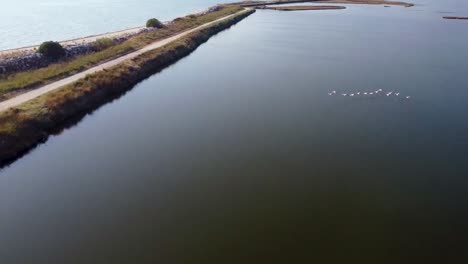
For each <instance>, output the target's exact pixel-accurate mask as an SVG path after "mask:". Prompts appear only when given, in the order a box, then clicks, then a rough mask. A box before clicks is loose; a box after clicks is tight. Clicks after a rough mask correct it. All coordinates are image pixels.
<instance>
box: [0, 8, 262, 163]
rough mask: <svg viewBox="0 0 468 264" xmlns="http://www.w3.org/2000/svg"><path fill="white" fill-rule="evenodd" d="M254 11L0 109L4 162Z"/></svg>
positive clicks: (0, 145) (1, 158) (0, 154)
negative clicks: (61, 87)
mask: <svg viewBox="0 0 468 264" xmlns="http://www.w3.org/2000/svg"><path fill="white" fill-rule="evenodd" d="M254 12H255V10H246V11H244V12H241V13H238V14H237V15H235V16H233V17H230V18H228V19H226V20H223V21H221V22H218V23H216V24H213V25H211V26H209V27H207V28H204V29H201V30H199V31H196V32H193V33H191V34H189V35H187V36H185V37H183V38H181V39H179V40H177V41H175V42H173V43H171V44H168V45H166V46H163V47H161V48H158V49H155V50H152V51H148V52H146V53H144V54H142V55H140V56H138V57H136V58H134V59H131V60H128V61H125V62H124V63H122V64H120V65H118V66H115V67H113V68H110V69H107V70H105V71H102V72H98V73H95V74H92V75H89V76H87V77H86V78H85V79H82V80H79V81H77V82H75V83H73V84H71V85H68V86H66V87H64V88H63V89H60V90H57V91H55V92H51V93H49V94H46V95H44V96H41V97H38V98H36V99H34V100H32V101H29V102H28V103H25V104H23V105H21V106H19V107H16V108H12V109H10V110H8V111H5V112H2V113H0V166H4V165H5V164H7V163H8V162H11V161H12V160H14V159H16V158H17V157H19V156H21V155H22V154H24V153H26V152H27V151H29V150H30V149H32V148H33V147H35V146H36V145H37V144H39V143H41V142H44V141H45V140H47V138H48V137H49V136H50V135H51V134H54V133H57V132H59V131H61V130H62V129H64V128H66V127H68V126H70V125H72V124H74V123H76V122H77V121H78V120H80V119H81V118H82V117H83V116H84V115H86V114H87V113H90V112H92V111H94V110H95V109H97V108H98V107H100V106H101V105H103V104H105V103H107V102H109V101H112V100H114V99H116V98H118V97H120V96H122V95H123V94H124V93H125V92H126V91H128V90H130V89H131V88H132V87H133V86H134V85H135V84H137V83H138V82H140V81H142V80H143V79H145V78H147V77H149V76H151V75H152V74H154V73H156V72H158V71H161V70H162V69H164V68H165V67H167V66H168V65H170V64H172V63H175V62H176V61H178V60H179V59H181V58H183V57H185V56H187V55H188V54H190V53H191V52H193V51H194V50H195V49H196V48H197V47H198V46H200V45H201V44H203V43H204V42H206V41H207V40H208V39H209V38H210V37H212V36H213V35H215V34H217V33H219V32H221V31H223V30H225V29H227V28H229V27H231V26H232V25H234V24H236V23H237V22H239V21H241V20H242V19H244V18H245V17H247V16H249V15H250V14H252V13H254Z"/></svg>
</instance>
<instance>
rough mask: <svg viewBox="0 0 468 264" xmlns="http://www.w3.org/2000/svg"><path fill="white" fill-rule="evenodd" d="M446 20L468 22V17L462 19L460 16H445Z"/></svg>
mask: <svg viewBox="0 0 468 264" xmlns="http://www.w3.org/2000/svg"><path fill="white" fill-rule="evenodd" d="M444 19H458V20H468V17H460V16H444Z"/></svg>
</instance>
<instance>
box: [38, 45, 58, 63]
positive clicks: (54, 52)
mask: <svg viewBox="0 0 468 264" xmlns="http://www.w3.org/2000/svg"><path fill="white" fill-rule="evenodd" d="M37 52H39V53H41V54H42V55H44V56H45V57H46V58H49V59H53V60H57V59H60V58H62V57H63V56H65V49H64V48H63V47H62V45H60V43H58V42H54V41H46V42H44V43H42V44H41V46H39V49H38V50H37Z"/></svg>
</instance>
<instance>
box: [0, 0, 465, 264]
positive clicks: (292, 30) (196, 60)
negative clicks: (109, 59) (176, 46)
mask: <svg viewBox="0 0 468 264" xmlns="http://www.w3.org/2000/svg"><path fill="white" fill-rule="evenodd" d="M419 2H421V5H419V6H417V7H414V8H413V9H405V8H384V7H368V6H358V7H352V8H351V7H350V8H349V9H347V10H344V11H343V10H341V11H319V12H275V11H259V12H257V13H256V14H254V15H253V16H250V17H249V18H247V19H246V20H244V21H242V22H241V23H240V24H238V25H236V26H235V27H233V28H231V29H230V30H228V31H225V32H223V33H221V34H219V35H217V36H216V37H214V38H212V39H211V40H210V41H209V42H208V43H206V44H204V45H203V46H201V47H200V48H199V49H198V50H197V51H195V52H194V53H193V54H192V55H190V56H189V57H187V58H185V59H183V60H182V61H180V62H179V63H177V64H175V65H173V66H172V67H170V68H168V69H166V70H164V71H163V72H161V73H159V74H156V75H154V76H153V77H151V78H149V79H147V80H145V81H144V82H142V83H140V84H139V85H137V86H136V87H135V88H134V89H133V90H132V91H130V92H129V93H127V94H126V95H125V96H123V97H121V98H120V99H118V100H116V101H114V102H113V103H110V104H107V105H105V106H103V107H101V108H100V109H99V110H98V111H96V112H94V113H93V114H91V115H89V116H87V117H85V118H84V119H83V120H82V121H81V122H79V123H78V124H77V125H76V126H75V127H72V128H70V129H68V130H66V131H64V132H63V133H61V134H60V135H57V136H54V137H52V138H51V139H49V140H48V141H47V143H45V144H43V145H41V146H39V147H37V148H36V149H35V150H34V151H32V152H31V153H30V154H28V155H26V156H25V157H23V158H22V159H20V160H18V161H17V162H15V163H14V164H12V165H11V166H10V167H8V168H5V169H4V170H3V171H0V234H1V236H0V262H1V263H28V264H29V263H155V262H158V261H160V262H165V263H202V262H203V263H213V262H214V261H216V262H217V263H219V262H221V263H233V262H236V261H237V262H236V263H239V262H241V261H242V262H249V261H247V260H250V261H251V262H252V261H253V260H254V259H255V258H256V257H257V258H259V257H261V258H260V259H258V260H257V259H255V260H256V263H262V262H261V261H267V260H276V261H283V263H291V262H292V261H293V260H296V259H299V258H301V257H310V258H320V257H326V260H327V262H325V263H330V262H333V261H335V260H337V261H341V263H354V262H352V260H355V259H359V260H360V261H361V263H363V262H365V263H385V262H388V263H420V262H419V261H422V260H425V261H427V260H432V261H436V262H438V263H456V262H452V261H451V259H450V258H454V259H455V258H456V257H461V255H463V254H466V253H464V252H466V250H465V248H466V245H467V243H466V242H467V241H466V238H467V235H468V225H467V224H466V223H467V221H468V196H467V194H466V190H467V186H468V179H467V177H468V162H467V161H468V133H467V132H468V120H467V119H466V113H467V112H468V104H467V101H468V90H467V89H466V88H467V87H468V76H467V75H466V72H467V69H468V52H467V51H466V47H467V46H468V37H467V36H468V24H467V23H465V22H463V21H443V20H441V19H440V14H437V12H442V11H443V12H453V10H452V9H453V6H450V5H447V6H446V7H444V8H442V7H443V5H440V3H439V2H429V3H428V2H426V1H419ZM465 6H466V5H465ZM447 10H448V11H447ZM451 10H452V11H451ZM458 11H459V14H462V13H464V12H465V13H468V8H466V9H463V12H460V10H458ZM379 88H381V89H384V90H387V91H398V92H401V94H402V95H403V94H404V95H405V96H406V95H408V96H411V99H410V100H403V99H402V98H397V97H385V96H384V97H369V98H351V97H343V96H328V94H327V93H328V92H329V91H332V90H337V91H338V92H339V93H350V92H357V91H374V90H377V89H379ZM415 257H418V258H419V259H415ZM397 259H398V260H397ZM344 260H346V261H344ZM418 260H419V261H418ZM270 262H271V261H270ZM301 263H302V262H301ZM426 263H427V262H426Z"/></svg>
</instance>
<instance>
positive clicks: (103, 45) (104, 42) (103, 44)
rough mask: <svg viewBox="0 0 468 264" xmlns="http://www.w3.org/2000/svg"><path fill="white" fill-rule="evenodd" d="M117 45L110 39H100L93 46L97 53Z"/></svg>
mask: <svg viewBox="0 0 468 264" xmlns="http://www.w3.org/2000/svg"><path fill="white" fill-rule="evenodd" d="M114 45H115V42H114V40H112V39H110V38H100V39H98V40H96V42H94V43H93V44H92V46H93V49H94V50H95V51H101V50H105V49H107V48H110V47H112V46H114Z"/></svg>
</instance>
